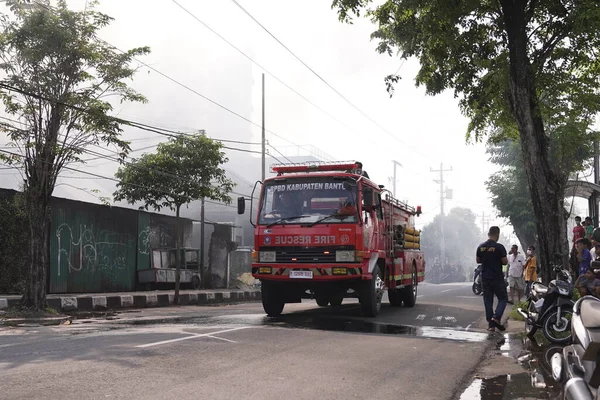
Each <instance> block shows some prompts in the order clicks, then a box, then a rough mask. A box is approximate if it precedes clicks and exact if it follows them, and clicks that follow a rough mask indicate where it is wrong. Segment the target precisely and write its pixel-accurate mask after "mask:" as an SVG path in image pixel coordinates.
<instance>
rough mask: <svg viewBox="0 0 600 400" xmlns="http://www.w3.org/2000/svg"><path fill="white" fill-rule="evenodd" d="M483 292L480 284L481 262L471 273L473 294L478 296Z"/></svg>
mask: <svg viewBox="0 0 600 400" xmlns="http://www.w3.org/2000/svg"><path fill="white" fill-rule="evenodd" d="M482 293H483V286H482V285H481V264H479V265H478V266H477V268H475V273H474V275H473V294H475V295H477V296H479V295H480V294H482Z"/></svg>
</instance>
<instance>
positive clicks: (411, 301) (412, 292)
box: [403, 265, 418, 307]
mask: <svg viewBox="0 0 600 400" xmlns="http://www.w3.org/2000/svg"><path fill="white" fill-rule="evenodd" d="M411 282H412V284H411V285H409V286H407V287H405V288H404V299H403V300H404V307H414V306H415V304H416V303H417V287H418V282H417V267H416V266H414V265H413V268H412V278H411Z"/></svg>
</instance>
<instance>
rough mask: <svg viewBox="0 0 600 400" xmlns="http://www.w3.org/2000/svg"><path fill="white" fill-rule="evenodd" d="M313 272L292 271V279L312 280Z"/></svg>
mask: <svg viewBox="0 0 600 400" xmlns="http://www.w3.org/2000/svg"><path fill="white" fill-rule="evenodd" d="M312 277H313V272H312V271H290V278H296V279H312Z"/></svg>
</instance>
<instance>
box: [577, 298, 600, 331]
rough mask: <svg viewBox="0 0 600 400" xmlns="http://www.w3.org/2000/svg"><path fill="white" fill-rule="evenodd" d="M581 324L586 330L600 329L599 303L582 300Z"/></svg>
mask: <svg viewBox="0 0 600 400" xmlns="http://www.w3.org/2000/svg"><path fill="white" fill-rule="evenodd" d="M580 314H581V322H583V326H585V327H586V328H587V329H596V328H600V301H596V300H591V299H590V300H587V301H586V300H584V301H582V302H581V309H580Z"/></svg>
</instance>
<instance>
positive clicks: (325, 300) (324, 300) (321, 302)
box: [315, 296, 329, 307]
mask: <svg viewBox="0 0 600 400" xmlns="http://www.w3.org/2000/svg"><path fill="white" fill-rule="evenodd" d="M315 300H316V301H317V305H318V306H319V307H327V306H328V305H329V297H326V296H316V297H315Z"/></svg>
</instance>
